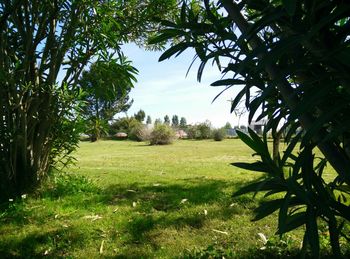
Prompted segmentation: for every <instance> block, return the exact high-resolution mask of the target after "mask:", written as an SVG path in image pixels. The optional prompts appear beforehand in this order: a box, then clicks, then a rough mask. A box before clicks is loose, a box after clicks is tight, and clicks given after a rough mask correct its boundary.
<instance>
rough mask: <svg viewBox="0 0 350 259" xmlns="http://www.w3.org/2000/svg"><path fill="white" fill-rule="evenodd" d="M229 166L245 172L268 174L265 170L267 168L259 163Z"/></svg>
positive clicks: (267, 170)
mask: <svg viewBox="0 0 350 259" xmlns="http://www.w3.org/2000/svg"><path fill="white" fill-rule="evenodd" d="M231 165H233V166H236V167H239V168H242V169H245V170H249V171H254V172H263V173H267V172H269V169H268V168H267V166H266V165H265V164H264V163H262V162H260V161H258V162H255V163H232V164H231Z"/></svg>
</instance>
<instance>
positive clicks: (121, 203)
mask: <svg viewBox="0 0 350 259" xmlns="http://www.w3.org/2000/svg"><path fill="white" fill-rule="evenodd" d="M75 157H76V158H77V163H76V165H75V166H71V167H70V168H68V169H67V174H56V175H54V176H52V177H51V179H50V181H49V183H48V184H46V185H45V186H43V187H42V188H41V190H40V191H38V192H37V194H35V195H29V196H28V197H26V198H25V199H23V200H22V201H17V202H16V201H15V202H14V203H13V205H12V206H11V207H10V208H9V209H7V210H5V211H4V212H2V213H1V214H0V255H1V256H0V257H1V258H7V257H8V258H10V257H11V258H15V257H21V258H22V257H24V258H26V257H28V258H33V257H41V256H47V257H65V258H67V257H68V258H70V257H71V258H99V257H102V258H103V257H104V258H176V257H178V258H183V257H185V256H191V255H195V254H196V251H197V254H198V251H199V250H203V249H204V250H205V249H206V248H208V247H211V246H212V247H214V248H215V249H229V250H231V251H233V253H234V255H235V256H236V257H246V256H247V255H258V254H259V251H260V250H259V248H261V247H262V246H263V242H262V241H261V239H260V238H259V235H258V233H263V234H264V235H265V236H266V237H267V238H270V237H272V236H273V234H274V233H275V231H276V221H277V217H276V216H272V217H267V218H265V219H263V220H261V221H258V222H252V221H251V219H252V218H253V214H252V210H253V209H254V208H256V206H257V204H258V201H259V198H253V197H252V196H251V195H246V196H242V197H238V198H232V193H233V192H234V191H236V190H238V188H239V187H241V186H243V185H244V184H245V183H248V182H250V181H252V180H254V179H257V178H259V177H261V174H259V173H252V172H247V171H244V170H241V169H238V168H235V167H233V166H231V165H230V163H232V162H237V161H245V162H247V161H254V160H255V159H256V158H255V157H253V156H252V151H251V150H250V149H249V148H247V147H246V146H245V145H244V144H243V143H242V142H241V141H240V140H238V139H233V140H225V141H221V142H215V141H213V140H206V141H191V140H181V141H176V142H175V143H174V144H172V145H167V146H149V145H147V143H142V142H141V143H139V142H131V141H98V142H95V143H90V142H82V143H81V144H80V148H79V150H78V151H77V152H76V154H75ZM292 238H294V239H295V240H296V241H295V244H296V246H299V244H300V243H298V242H299V241H297V239H296V238H295V237H294V236H292ZM209 250H210V249H209Z"/></svg>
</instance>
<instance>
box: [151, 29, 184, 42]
mask: <svg viewBox="0 0 350 259" xmlns="http://www.w3.org/2000/svg"><path fill="white" fill-rule="evenodd" d="M183 35H185V32H184V31H183V30H179V29H164V30H162V33H161V34H159V35H156V36H154V37H152V38H150V39H149V41H148V44H157V43H161V42H164V41H167V40H169V39H172V38H175V37H179V36H183Z"/></svg>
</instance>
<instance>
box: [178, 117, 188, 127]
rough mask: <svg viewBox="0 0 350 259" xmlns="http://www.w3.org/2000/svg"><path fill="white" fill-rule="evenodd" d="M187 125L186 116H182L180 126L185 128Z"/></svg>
mask: <svg viewBox="0 0 350 259" xmlns="http://www.w3.org/2000/svg"><path fill="white" fill-rule="evenodd" d="M186 127H187V120H186V118H185V117H181V119H180V128H181V129H185V128H186Z"/></svg>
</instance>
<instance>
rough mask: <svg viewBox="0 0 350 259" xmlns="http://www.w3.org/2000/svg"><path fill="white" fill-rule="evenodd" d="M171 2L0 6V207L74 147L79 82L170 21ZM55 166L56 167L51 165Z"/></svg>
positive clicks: (13, 1) (12, 2)
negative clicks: (93, 66)
mask: <svg viewBox="0 0 350 259" xmlns="http://www.w3.org/2000/svg"><path fill="white" fill-rule="evenodd" d="M175 7H176V1H159V0H148V1H139V0H133V1H122V0H107V1H98V0H87V1H66V0H56V1H38V0H31V1H29V0H24V1H18V0H9V1H2V2H1V3H0V42H1V44H0V82H1V83H0V84H1V86H0V106H1V107H0V138H1V141H0V143H1V145H0V177H1V179H2V181H1V183H0V197H1V198H0V199H1V200H8V198H9V197H11V196H16V195H21V194H22V193H23V192H25V191H28V190H30V189H31V188H32V187H33V186H35V185H36V184H38V183H39V182H40V181H41V179H43V178H44V177H45V176H46V175H47V172H48V170H49V169H50V168H51V167H52V166H53V165H54V164H55V163H56V162H63V160H62V158H63V157H67V155H69V154H70V153H71V152H72V151H73V150H74V147H75V146H76V145H77V141H78V136H79V132H80V124H79V122H80V121H81V117H80V111H81V105H82V104H81V103H80V102H78V101H77V100H79V99H80V96H81V90H80V89H79V87H78V86H77V84H78V79H79V77H80V76H81V74H82V72H83V71H84V69H85V68H86V66H87V65H88V64H89V62H91V61H92V60H94V61H110V60H111V59H113V58H115V56H116V55H119V56H121V55H122V53H121V49H120V45H121V44H123V43H125V42H129V41H137V42H138V43H139V44H142V43H143V42H145V39H146V38H148V36H149V35H152V34H153V33H154V32H155V31H157V30H158V29H159V23H158V21H159V20H160V19H162V18H171V17H172V15H173V14H174V12H176V8H175ZM56 164H57V163H56Z"/></svg>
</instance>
